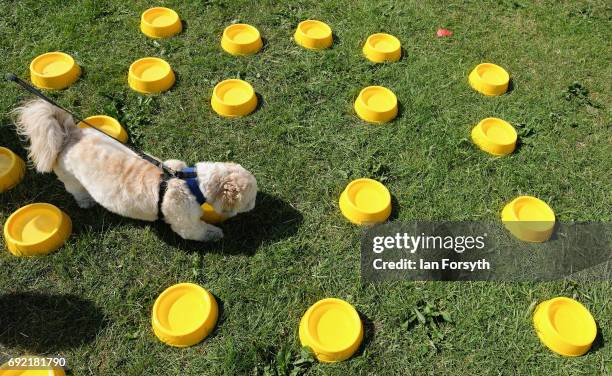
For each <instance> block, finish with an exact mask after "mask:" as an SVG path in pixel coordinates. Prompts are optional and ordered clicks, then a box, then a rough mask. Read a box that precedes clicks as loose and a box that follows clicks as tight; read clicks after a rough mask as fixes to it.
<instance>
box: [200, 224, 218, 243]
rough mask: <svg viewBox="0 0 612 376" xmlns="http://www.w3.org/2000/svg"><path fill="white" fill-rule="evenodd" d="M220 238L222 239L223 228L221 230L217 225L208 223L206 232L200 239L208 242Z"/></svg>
mask: <svg viewBox="0 0 612 376" xmlns="http://www.w3.org/2000/svg"><path fill="white" fill-rule="evenodd" d="M221 239H223V230H221V229H220V228H219V227H217V226H212V225H208V228H207V229H206V234H205V235H204V239H202V240H203V241H206V242H210V241H217V240H221Z"/></svg>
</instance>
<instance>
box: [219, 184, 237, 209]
mask: <svg viewBox="0 0 612 376" xmlns="http://www.w3.org/2000/svg"><path fill="white" fill-rule="evenodd" d="M239 195H240V188H239V187H238V185H237V184H236V182H235V181H234V180H227V181H225V182H224V183H223V185H222V187H221V195H220V196H221V203H222V206H223V207H224V208H226V209H232V208H234V207H235V205H236V203H237V202H238V198H239Z"/></svg>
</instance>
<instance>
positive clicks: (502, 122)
mask: <svg viewBox="0 0 612 376" xmlns="http://www.w3.org/2000/svg"><path fill="white" fill-rule="evenodd" d="M491 121H492V122H493V123H495V125H496V126H501V127H503V128H505V129H508V130H510V131H511V132H512V135H513V140H512V141H510V142H507V143H502V142H498V141H497V140H495V139H493V138H491V137H489V135H488V134H487V133H486V132H485V131H484V129H483V125H484V124H485V122H491ZM476 126H477V127H478V128H479V129H480V132H482V136H483V137H484V138H486V139H487V141H489V142H491V143H492V144H495V145H500V146H510V145H515V144H516V141H517V140H518V133H517V132H516V129H514V127H513V126H512V124H510V123H509V122H507V121H506V120H504V119H500V118H496V117H487V118H484V119H482V120H481V121H479V122H478V124H476Z"/></svg>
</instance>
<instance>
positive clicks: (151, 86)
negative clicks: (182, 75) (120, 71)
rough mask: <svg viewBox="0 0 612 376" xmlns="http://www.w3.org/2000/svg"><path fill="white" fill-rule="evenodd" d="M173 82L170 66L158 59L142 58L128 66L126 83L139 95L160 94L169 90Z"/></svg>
mask: <svg viewBox="0 0 612 376" xmlns="http://www.w3.org/2000/svg"><path fill="white" fill-rule="evenodd" d="M174 81H175V77H174V72H173V71H172V68H171V67H170V64H168V63H167V62H166V61H165V60H162V59H160V58H157V57H144V58H142V59H139V60H136V61H135V62H133V63H132V65H130V71H129V73H128V83H129V85H130V87H131V88H132V89H134V90H136V91H137V92H139V93H144V94H152V93H161V92H162V91H166V90H168V89H170V88H171V87H172V85H174Z"/></svg>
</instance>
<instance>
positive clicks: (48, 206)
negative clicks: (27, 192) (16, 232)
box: [4, 202, 64, 247]
mask: <svg viewBox="0 0 612 376" xmlns="http://www.w3.org/2000/svg"><path fill="white" fill-rule="evenodd" d="M40 206H44V207H45V208H46V209H49V210H50V211H52V212H55V214H57V215H58V217H59V218H60V221H59V222H58V223H57V225H56V226H55V227H54V229H53V231H51V233H50V234H49V235H48V236H47V237H46V238H45V239H43V240H41V241H37V242H24V241H21V240H16V239H15V238H14V237H13V235H12V234H11V232H10V231H9V226H10V223H11V222H13V221H15V218H16V217H18V216H19V215H21V214H23V213H24V212H26V211H28V210H30V209H31V208H32V207H40ZM63 219H64V217H63V212H62V211H61V209H60V208H58V207H57V206H55V205H53V204H49V203H47V202H34V203H31V204H28V205H25V206H22V207H20V208H19V209H17V210H15V211H14V212H13V213H12V214H11V215H10V216H9V217H8V219H7V220H6V223H5V224H4V226H5V229H6V231H5V235H8V239H6V240H8V241H10V242H11V243H13V244H15V245H20V246H26V247H28V246H34V245H37V244H40V243H43V242H45V241H47V240H49V239H51V238H52V237H53V236H55V235H56V234H57V233H58V232H59V230H60V228H61V226H62V223H63Z"/></svg>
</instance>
